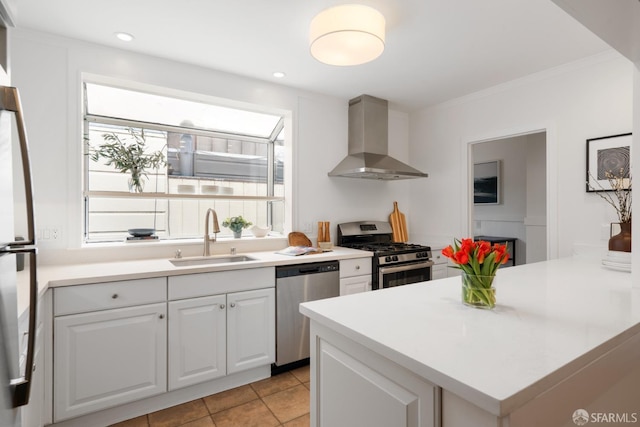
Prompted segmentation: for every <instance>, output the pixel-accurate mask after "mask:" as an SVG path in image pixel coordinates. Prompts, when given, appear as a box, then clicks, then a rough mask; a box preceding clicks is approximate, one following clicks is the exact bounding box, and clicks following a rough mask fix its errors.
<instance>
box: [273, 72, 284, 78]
mask: <svg viewBox="0 0 640 427" xmlns="http://www.w3.org/2000/svg"><path fill="white" fill-rule="evenodd" d="M284 76H286V74H285V73H283V72H282V71H274V72H273V77H275V78H277V79H281V78H283V77H284Z"/></svg>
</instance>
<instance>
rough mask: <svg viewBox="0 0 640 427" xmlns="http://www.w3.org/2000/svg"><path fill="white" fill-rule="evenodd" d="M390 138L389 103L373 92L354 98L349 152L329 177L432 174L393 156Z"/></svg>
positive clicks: (352, 101)
mask: <svg viewBox="0 0 640 427" xmlns="http://www.w3.org/2000/svg"><path fill="white" fill-rule="evenodd" d="M388 138H389V106H388V102H387V101H386V100H384V99H380V98H375V97H373V96H370V95H361V96H359V97H357V98H354V99H352V100H350V101H349V154H348V155H347V157H345V159H344V160H342V161H341V162H340V163H339V164H338V166H336V167H335V168H334V169H333V170H332V171H331V172H329V176H341V177H347V178H366V179H384V180H396V179H410V178H426V177H427V176H429V175H427V174H426V173H422V172H420V171H419V170H417V169H414V168H412V167H411V166H409V165H406V164H404V163H402V162H401V161H399V160H396V159H394V158H393V157H390V156H389V154H388V152H389V150H388V147H389V141H388Z"/></svg>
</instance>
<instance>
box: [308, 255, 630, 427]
mask: <svg viewBox="0 0 640 427" xmlns="http://www.w3.org/2000/svg"><path fill="white" fill-rule="evenodd" d="M496 287H497V306H496V308H495V309H494V310H492V311H486V310H479V309H474V308H470V307H466V306H464V305H462V303H461V302H460V288H461V283H460V278H458V277H452V278H447V279H441V280H436V281H432V282H423V283H418V284H414V285H407V286H402V287H397V288H392V289H385V290H381V291H376V292H370V293H366V294H358V295H352V296H344V297H340V298H333V299H328V300H322V301H314V302H309V303H304V304H302V305H301V312H302V313H303V314H305V315H306V316H308V317H310V319H311V335H312V337H311V342H312V349H311V355H312V359H311V362H312V369H311V405H312V408H311V420H312V425H315V426H331V425H367V426H389V425H394V426H405V425H406V426H446V427H450V426H474V427H477V426H509V427H514V426H518V427H520V426H534V425H536V426H572V425H575V424H574V422H573V420H572V417H573V415H574V412H575V411H576V410H578V409H585V410H586V411H587V413H588V414H589V415H588V416H590V417H592V418H590V421H597V420H598V419H599V420H603V419H604V418H602V414H603V413H606V414H614V416H615V417H618V418H617V419H618V421H619V422H620V421H621V420H628V422H632V421H633V420H634V419H636V418H637V421H638V422H640V404H639V403H638V402H639V400H638V396H640V289H638V288H632V284H631V275H630V274H629V273H625V272H619V271H612V270H607V269H605V268H604V267H603V266H602V265H600V262H599V261H598V260H594V259H581V258H578V257H574V258H566V259H560V260H553V261H546V262H540V263H534V264H527V265H523V266H518V267H512V268H508V269H503V270H500V271H499V272H498V277H497V285H496ZM604 416H605V417H607V416H609V415H604ZM336 423H338V424H336ZM589 425H600V424H597V423H592V424H589ZM602 425H605V424H602ZM609 425H612V424H611V423H609ZM613 425H617V424H613Z"/></svg>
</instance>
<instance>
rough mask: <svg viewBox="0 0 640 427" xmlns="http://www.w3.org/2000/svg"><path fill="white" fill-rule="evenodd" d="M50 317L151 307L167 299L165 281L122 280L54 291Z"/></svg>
mask: <svg viewBox="0 0 640 427" xmlns="http://www.w3.org/2000/svg"><path fill="white" fill-rule="evenodd" d="M53 297H54V298H53V312H54V316H61V315H65V314H75V313H86V312H89V311H98V310H108V309H111V308H121V307H130V306H134V305H142V304H152V303H156V302H164V301H166V300H167V278H166V277H156V278H152V279H138V280H123V281H119V282H109V283H96V284H92V285H79V286H67V287H61V288H55V289H54V294H53Z"/></svg>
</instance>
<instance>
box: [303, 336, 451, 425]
mask: <svg viewBox="0 0 640 427" xmlns="http://www.w3.org/2000/svg"><path fill="white" fill-rule="evenodd" d="M361 356H362V355H361V354H348V353H347V352H345V351H342V349H339V348H337V347H335V346H333V345H332V344H330V343H329V342H327V341H324V339H323V338H321V339H320V340H319V352H318V353H317V357H318V359H317V361H316V363H315V366H314V365H313V364H312V369H315V370H316V371H315V372H316V377H315V384H314V378H313V377H312V381H311V382H312V387H315V390H314V391H315V399H316V402H314V404H315V411H314V410H312V416H313V415H315V416H317V419H316V421H317V425H318V427H332V426H337V425H342V426H356V425H358V426H367V427H389V426H394V427H435V426H436V425H439V424H438V423H436V419H437V415H436V406H437V405H436V402H437V397H436V396H437V393H438V390H437V388H436V387H435V386H434V385H432V384H428V383H426V382H421V381H419V380H417V379H416V378H415V377H412V376H411V374H407V373H406V372H408V371H404V372H403V370H402V369H397V368H396V367H394V366H390V367H389V369H387V368H388V367H387V366H384V365H379V364H378V363H375V364H376V365H377V366H371V365H367V364H365V363H364V361H369V362H377V361H379V360H383V359H381V358H372V357H361ZM385 363H387V362H386V361H385ZM389 363H391V362H389ZM394 371H395V372H394ZM395 374H398V375H397V376H396V375H395ZM318 384H320V386H318ZM313 395H314V394H313V393H312V396H313Z"/></svg>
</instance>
